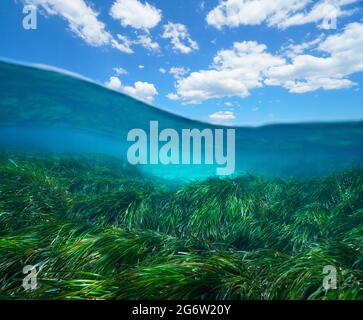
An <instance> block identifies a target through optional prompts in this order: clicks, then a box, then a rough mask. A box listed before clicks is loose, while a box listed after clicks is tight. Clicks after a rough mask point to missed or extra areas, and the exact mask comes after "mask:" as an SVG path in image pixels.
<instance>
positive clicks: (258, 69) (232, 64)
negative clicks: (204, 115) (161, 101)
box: [176, 41, 285, 103]
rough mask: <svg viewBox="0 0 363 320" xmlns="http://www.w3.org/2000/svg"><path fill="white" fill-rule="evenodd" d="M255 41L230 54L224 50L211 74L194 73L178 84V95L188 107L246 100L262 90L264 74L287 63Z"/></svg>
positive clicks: (204, 72)
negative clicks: (211, 101) (222, 100)
mask: <svg viewBox="0 0 363 320" xmlns="http://www.w3.org/2000/svg"><path fill="white" fill-rule="evenodd" d="M266 49H267V48H266V46H265V45H263V44H258V43H257V42H254V41H244V42H236V43H234V45H233V48H232V49H231V50H221V51H219V52H218V53H217V55H216V56H215V57H214V59H213V64H212V68H211V69H210V70H201V71H198V72H192V73H191V74H190V75H189V76H188V77H186V78H182V79H180V80H178V81H177V83H176V89H177V95H178V97H180V98H181V100H183V101H185V102H187V103H200V102H202V101H204V100H208V99H213V98H223V97H232V96H236V97H240V98H244V97H246V96H248V95H249V90H250V89H253V88H258V87H262V86H263V72H264V71H265V70H266V69H267V68H270V67H272V66H278V65H283V64H284V63H285V60H284V59H282V58H280V57H276V56H273V55H271V54H269V53H267V52H266Z"/></svg>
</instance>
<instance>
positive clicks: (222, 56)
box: [174, 23, 363, 104]
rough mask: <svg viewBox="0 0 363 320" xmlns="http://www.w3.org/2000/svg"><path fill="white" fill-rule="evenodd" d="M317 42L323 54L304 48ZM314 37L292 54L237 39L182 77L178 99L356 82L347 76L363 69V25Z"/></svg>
mask: <svg viewBox="0 0 363 320" xmlns="http://www.w3.org/2000/svg"><path fill="white" fill-rule="evenodd" d="M313 42H314V44H313V46H314V47H315V50H316V51H317V52H319V53H320V54H319V55H311V54H306V53H305V52H304V51H305V50H307V49H310V48H311V46H312V44H311V43H313ZM313 42H310V43H307V44H301V45H300V47H299V48H298V50H295V53H294V54H292V55H291V54H286V52H285V53H282V54H281V55H273V54H271V53H269V52H268V51H267V47H266V46H265V45H264V44H258V43H257V42H254V41H244V42H236V43H234V45H233V48H232V49H229V50H221V51H219V52H218V53H217V55H216V56H215V57H214V59H213V63H212V65H211V66H210V68H209V69H208V70H200V71H197V72H192V73H191V74H190V75H188V76H186V77H184V78H180V79H178V80H177V81H176V85H175V87H176V93H175V97H174V98H176V97H177V98H178V99H180V100H182V101H183V102H184V103H193V104H196V103H200V102H202V101H204V100H208V99H213V98H224V97H233V96H235V97H239V98H244V97H246V96H248V95H249V93H250V91H251V90H253V89H255V88H261V87H263V86H281V87H283V88H286V89H287V90H289V92H291V93H305V92H310V91H315V90H318V89H324V90H336V89H343V88H349V87H351V86H353V85H354V83H353V82H352V81H351V80H350V79H348V76H349V75H351V74H353V73H356V72H363V50H362V49H361V48H363V24H362V23H351V24H349V25H348V26H347V27H346V28H345V29H344V30H343V32H341V33H340V34H335V35H331V36H329V37H327V38H326V39H323V38H322V37H319V40H318V41H313ZM295 49H296V48H295Z"/></svg>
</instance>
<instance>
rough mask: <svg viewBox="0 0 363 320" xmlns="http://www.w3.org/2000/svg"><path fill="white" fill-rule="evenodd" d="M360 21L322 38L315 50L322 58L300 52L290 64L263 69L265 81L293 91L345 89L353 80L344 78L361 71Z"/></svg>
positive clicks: (362, 27)
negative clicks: (338, 32) (340, 31)
mask: <svg viewBox="0 0 363 320" xmlns="http://www.w3.org/2000/svg"><path fill="white" fill-rule="evenodd" d="M362 47H363V24H360V23H351V24H349V25H348V26H347V27H346V28H345V29H344V31H343V32H342V33H340V34H336V35H332V36H329V37H327V38H326V39H325V40H323V41H322V42H321V43H320V44H319V46H318V48H317V50H319V51H321V52H323V53H325V54H326V55H327V56H326V57H325V56H324V57H316V56H313V55H309V54H301V55H297V56H296V57H294V58H293V59H292V61H291V63H286V64H284V65H281V66H276V67H272V68H270V69H269V70H267V72H266V77H267V79H266V81H265V82H266V84H267V85H278V86H283V87H284V88H286V89H288V90H289V91H290V92H292V93H304V92H309V91H314V90H317V89H320V88H322V89H325V90H334V89H342V88H348V87H351V86H352V85H354V83H353V82H352V81H351V80H349V79H347V78H346V77H347V76H349V75H351V74H353V73H356V72H362V71H363V51H362V49H361V48H362Z"/></svg>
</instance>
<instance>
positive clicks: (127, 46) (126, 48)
mask: <svg viewBox="0 0 363 320" xmlns="http://www.w3.org/2000/svg"><path fill="white" fill-rule="evenodd" d="M117 39H118V40H115V39H112V40H111V45H112V47H114V48H115V49H117V50H119V51H122V52H124V53H129V54H130V53H133V52H134V50H132V48H131V46H132V41H131V40H130V39H129V38H128V37H126V36H123V35H122V34H118V35H117Z"/></svg>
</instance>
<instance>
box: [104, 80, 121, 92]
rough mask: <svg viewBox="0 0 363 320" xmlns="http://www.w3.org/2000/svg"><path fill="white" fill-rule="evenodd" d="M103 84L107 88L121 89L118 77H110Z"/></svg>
mask: <svg viewBox="0 0 363 320" xmlns="http://www.w3.org/2000/svg"><path fill="white" fill-rule="evenodd" d="M105 86H106V87H107V88H109V89H112V90H117V91H119V90H121V89H122V83H121V80H120V79H119V78H118V77H110V79H109V80H108V81H106V82H105Z"/></svg>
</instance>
